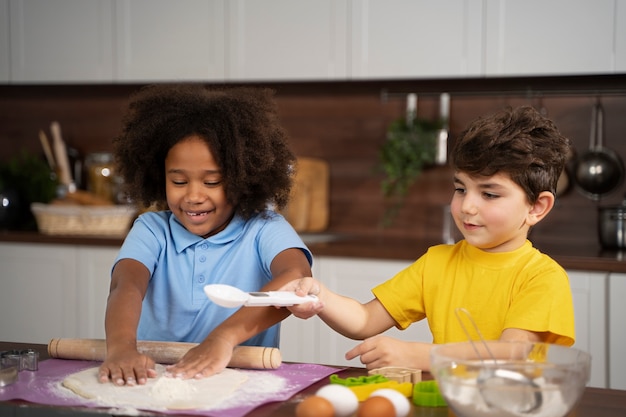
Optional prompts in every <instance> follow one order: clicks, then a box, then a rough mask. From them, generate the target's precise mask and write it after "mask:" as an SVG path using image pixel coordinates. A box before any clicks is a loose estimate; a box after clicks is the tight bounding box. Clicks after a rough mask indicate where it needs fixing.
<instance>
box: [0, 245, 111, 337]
mask: <svg viewBox="0 0 626 417" xmlns="http://www.w3.org/2000/svg"><path fill="white" fill-rule="evenodd" d="M116 254H117V249H113V248H107V247H103V248H100V247H80V246H76V245H60V244H59V245H53V244H36V243H0V264H1V265H2V271H1V272H0V340H9V341H16V342H27V343H44V344H47V343H48V342H49V341H50V339H53V338H61V337H64V338H75V337H80V338H102V337H104V306H105V304H106V298H107V296H108V292H109V277H110V270H111V267H112V262H113V259H114V258H115V255H116Z"/></svg>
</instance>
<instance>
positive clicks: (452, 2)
mask: <svg viewBox="0 0 626 417" xmlns="http://www.w3.org/2000/svg"><path fill="white" fill-rule="evenodd" d="M351 20H352V25H351V39H352V48H351V52H352V53H351V64H352V67H351V70H352V71H351V73H352V78H355V79H367V78H419V77H428V78H433V77H461V76H479V75H481V74H482V0H445V1H414V0H396V1H394V2H392V3H390V2H389V1H386V0H353V1H352V15H351Z"/></svg>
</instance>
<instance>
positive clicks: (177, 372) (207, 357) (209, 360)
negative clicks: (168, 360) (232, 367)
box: [166, 338, 234, 379]
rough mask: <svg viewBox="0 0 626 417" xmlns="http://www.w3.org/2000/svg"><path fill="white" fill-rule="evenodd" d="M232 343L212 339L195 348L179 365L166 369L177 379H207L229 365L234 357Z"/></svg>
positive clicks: (190, 350)
mask: <svg viewBox="0 0 626 417" xmlns="http://www.w3.org/2000/svg"><path fill="white" fill-rule="evenodd" d="M233 349H234V346H232V345H231V344H230V343H228V342H227V341H225V340H224V339H220V338H210V339H206V340H204V341H203V342H202V343H200V344H199V345H198V346H195V347H193V348H191V349H189V351H188V352H187V353H186V354H185V356H183V357H182V359H181V360H180V361H178V363H176V364H174V365H170V366H168V367H167V368H166V371H167V374H168V375H170V376H173V377H176V378H182V379H190V378H197V379H199V378H205V377H208V376H211V375H213V374H216V373H218V372H220V371H222V370H224V368H226V366H227V365H228V363H229V362H230V359H231V358H232V356H233Z"/></svg>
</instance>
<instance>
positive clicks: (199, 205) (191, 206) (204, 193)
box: [165, 135, 234, 237]
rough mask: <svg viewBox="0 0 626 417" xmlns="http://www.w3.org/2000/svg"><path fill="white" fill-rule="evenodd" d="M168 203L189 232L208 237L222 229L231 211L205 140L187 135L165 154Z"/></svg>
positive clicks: (219, 172) (218, 170)
mask: <svg viewBox="0 0 626 417" xmlns="http://www.w3.org/2000/svg"><path fill="white" fill-rule="evenodd" d="M165 175H166V186H165V192H166V195H167V205H168V207H169V209H170V210H171V211H172V213H173V214H174V215H175V216H176V218H177V219H178V220H179V221H180V222H181V223H182V225H183V226H185V228H186V229H187V230H189V231H190V232H191V233H194V234H196V235H198V236H203V237H208V236H211V235H214V234H216V233H219V232H220V231H222V230H224V228H226V226H227V225H228V222H229V221H230V219H231V218H232V216H233V214H234V208H233V206H232V205H231V204H230V203H228V201H227V199H226V193H225V190H224V182H223V178H222V173H221V170H220V167H219V166H218V164H217V162H216V160H215V158H214V157H213V154H212V153H211V151H210V149H209V146H208V145H207V143H206V142H205V141H204V140H203V139H202V138H201V137H199V136H196V135H192V136H189V137H187V138H185V139H183V140H181V141H180V142H178V143H177V144H176V145H174V146H173V147H172V148H171V149H170V151H169V152H168V154H167V157H166V158H165Z"/></svg>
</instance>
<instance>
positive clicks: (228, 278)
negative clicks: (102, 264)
mask: <svg viewBox="0 0 626 417" xmlns="http://www.w3.org/2000/svg"><path fill="white" fill-rule="evenodd" d="M266 214H268V217H262V216H260V215H257V216H255V217H253V218H251V219H249V220H247V221H246V220H244V219H243V218H241V217H239V216H235V217H234V218H233V219H232V220H231V222H230V223H229V224H228V226H227V227H226V229H224V230H223V231H221V232H220V233H218V234H216V235H214V236H211V237H208V238H206V239H204V238H202V237H201V236H198V235H195V234H193V233H190V232H189V231H188V230H187V229H185V228H184V227H183V225H182V224H181V223H180V222H179V221H178V220H177V219H176V217H175V216H174V215H172V213H171V212H170V211H160V212H148V213H144V214H142V215H141V216H139V217H138V218H137V220H135V222H134V224H133V227H132V228H131V230H130V232H129V233H128V236H127V237H126V239H125V240H124V243H123V245H122V247H121V249H120V252H119V254H118V256H117V259H116V260H115V263H117V262H118V261H119V260H120V259H126V258H130V259H135V260H137V261H139V262H141V263H142V264H144V265H145V266H146V268H148V270H149V271H150V283H149V285H148V290H147V292H146V295H145V298H144V300H143V305H142V311H141V318H140V321H139V327H138V329H137V338H138V339H139V340H160V341H178V342H196V343H199V342H201V341H203V340H204V339H205V338H206V336H207V335H208V334H209V333H210V332H211V331H212V330H213V329H214V328H215V327H216V326H217V325H219V324H220V323H221V322H223V321H224V320H225V319H226V318H228V317H229V316H230V315H231V314H233V313H234V312H235V311H236V310H237V309H236V308H224V307H220V306H218V305H217V304H215V303H213V302H211V301H210V300H209V299H208V298H207V296H206V295H205V294H204V286H205V285H207V284H228V285H232V286H235V287H237V288H240V289H242V290H244V291H258V290H259V289H260V288H261V287H262V286H263V285H265V284H266V283H267V282H269V281H270V280H271V279H272V274H271V272H270V264H271V262H272V260H273V259H274V257H275V256H276V255H278V254H279V253H280V252H282V251H284V250H286V249H289V248H299V249H301V250H302V251H303V252H304V253H305V255H306V256H307V258H308V260H309V264H312V262H313V261H312V255H311V252H310V251H309V249H308V248H307V247H306V246H305V245H304V243H303V242H302V239H300V237H299V236H298V234H297V233H296V231H295V230H294V229H293V228H292V227H291V225H290V224H289V223H288V222H287V221H286V220H285V219H284V218H283V217H282V216H281V215H279V214H277V213H274V212H267V213H266ZM279 330H280V324H276V325H274V326H272V327H271V328H269V329H267V330H266V331H264V332H262V333H259V334H258V335H256V336H254V337H252V338H251V339H249V340H248V341H246V342H245V343H243V344H244V345H250V346H272V347H278V344H279V334H280V332H279Z"/></svg>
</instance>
